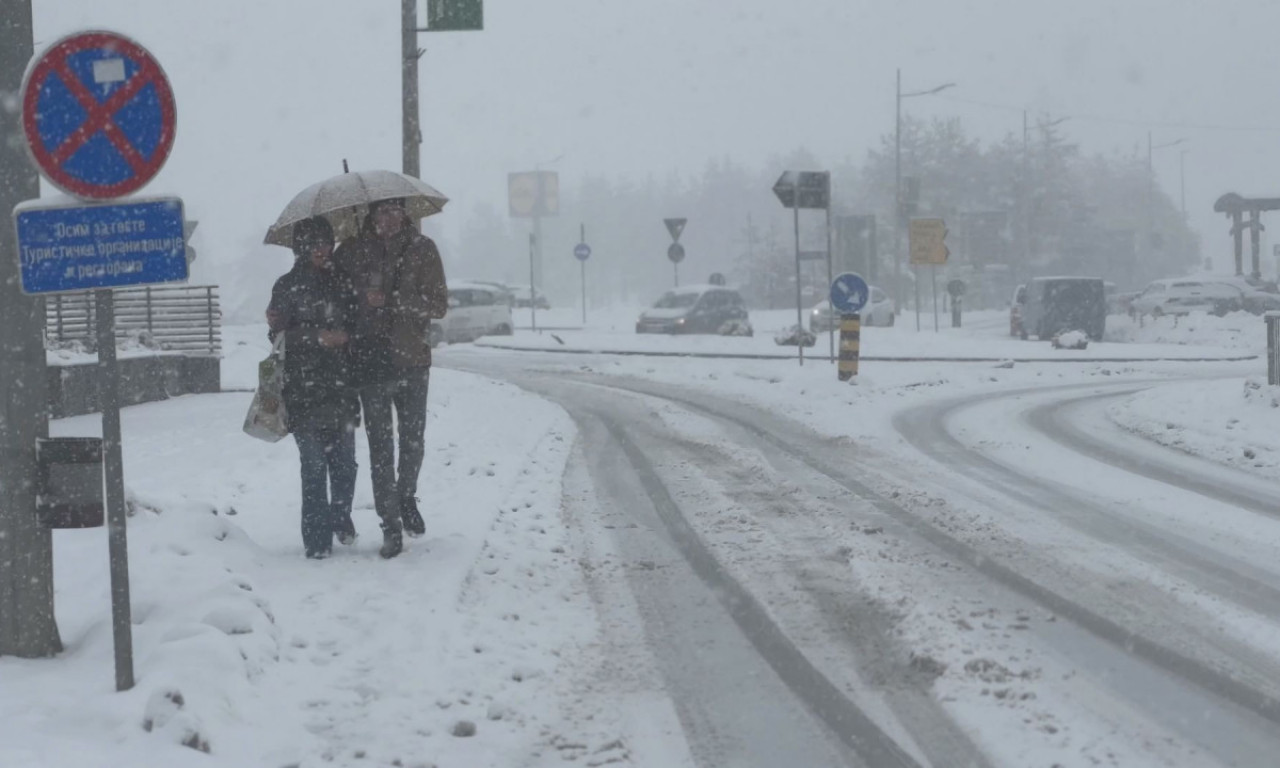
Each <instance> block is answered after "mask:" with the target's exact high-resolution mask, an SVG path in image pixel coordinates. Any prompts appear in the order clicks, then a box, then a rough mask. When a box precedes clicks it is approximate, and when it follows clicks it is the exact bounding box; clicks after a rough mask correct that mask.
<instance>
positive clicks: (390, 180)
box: [263, 171, 449, 248]
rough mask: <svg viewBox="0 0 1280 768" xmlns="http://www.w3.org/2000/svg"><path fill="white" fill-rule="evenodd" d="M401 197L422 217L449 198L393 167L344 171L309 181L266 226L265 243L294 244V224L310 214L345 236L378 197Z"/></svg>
mask: <svg viewBox="0 0 1280 768" xmlns="http://www.w3.org/2000/svg"><path fill="white" fill-rule="evenodd" d="M401 197H402V198H404V200H405V210H406V211H407V212H408V214H409V218H411V219H414V220H415V221H416V220H418V219H425V218H426V217H428V216H431V215H433V214H437V213H439V212H440V210H441V209H442V208H444V204H445V203H447V202H449V198H447V197H445V196H444V195H442V194H440V192H439V191H438V190H436V189H435V188H434V187H432V186H431V185H430V184H427V183H426V182H424V181H422V180H421V179H415V178H413V177H412V176H406V175H404V174H403V173H395V172H394V171H357V172H355V173H343V174H340V175H338V176H334V177H333V178H331V179H326V180H324V181H322V182H320V183H318V184H312V185H311V186H309V187H307V188H306V189H304V190H302V191H301V192H299V193H298V194H297V196H296V197H294V198H293V200H291V201H289V204H288V205H286V206H285V208H284V211H283V212H282V213H281V214H280V217H279V218H278V219H276V223H275V224H272V225H271V228H270V229H268V230H267V236H266V238H265V239H264V240H263V242H264V243H266V244H267V245H283V246H285V247H286V248H288V247H291V246H292V245H293V225H294V224H297V223H298V222H299V221H302V220H303V219H309V218H311V217H312V216H323V217H325V218H326V219H328V220H329V223H330V224H332V225H333V232H334V235H335V236H336V237H337V238H338V240H344V239H346V238H348V237H350V236H352V235H354V234H356V233H357V232H359V231H360V223H361V222H362V221H364V217H365V216H366V215H367V214H368V213H369V206H370V205H371V204H372V203H376V202H379V201H380V200H392V199H395V198H401Z"/></svg>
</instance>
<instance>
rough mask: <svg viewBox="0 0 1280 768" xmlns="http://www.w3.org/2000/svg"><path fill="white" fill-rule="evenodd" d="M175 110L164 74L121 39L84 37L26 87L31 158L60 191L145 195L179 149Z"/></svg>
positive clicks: (66, 44)
mask: <svg viewBox="0 0 1280 768" xmlns="http://www.w3.org/2000/svg"><path fill="white" fill-rule="evenodd" d="M175 120H176V110H175V108H174V101H173V89H172V88H170V86H169V80H168V78H166V77H165V74H164V70H162V69H161V68H160V65H159V64H158V63H157V62H156V60H155V59H154V58H153V57H152V56H151V54H150V53H148V52H147V50H146V49H145V48H143V47H142V46H140V45H138V44H137V43H135V42H134V41H132V40H130V39H129V38H127V37H124V36H123V35H118V34H116V33H114V32H104V31H89V32H79V33H76V34H74V35H70V36H68V37H64V38H62V39H61V40H58V41H57V42H55V43H54V44H53V45H51V46H49V49H48V50H46V51H45V52H44V53H42V54H40V56H38V57H37V58H36V59H35V60H34V61H33V62H32V65H31V67H30V69H29V70H28V71H27V75H26V78H25V80H24V81H23V84H22V125H23V131H24V133H25V134H26V139H27V144H28V146H29V147H30V149H31V156H32V158H34V160H35V161H36V164H37V165H38V166H39V167H40V170H41V171H42V172H43V173H44V176H45V178H47V179H48V180H49V181H50V182H51V183H52V184H53V185H54V186H56V187H58V188H59V189H61V190H62V191H64V192H68V193H70V194H72V195H75V196H77V197H80V198H84V199H91V200H105V199H111V198H116V197H122V196H124V195H128V194H130V193H132V192H136V191H137V190H139V189H141V188H142V187H143V186H144V185H145V184H146V183H147V182H148V181H150V180H151V179H152V178H153V177H154V176H155V175H156V174H157V173H158V172H159V171H160V167H161V166H162V165H164V162H165V160H166V159H167V158H168V157H169V151H170V150H171V149H172V148H173V138H174V125H175Z"/></svg>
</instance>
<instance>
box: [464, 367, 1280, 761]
mask: <svg viewBox="0 0 1280 768" xmlns="http://www.w3.org/2000/svg"><path fill="white" fill-rule="evenodd" d="M550 360H552V361H554V362H547V361H542V362H536V361H531V360H530V359H529V358H528V357H527V356H518V355H517V356H499V355H492V354H489V355H484V354H468V353H463V354H459V355H456V356H454V357H453V364H456V365H460V366H462V367H466V368H468V369H471V370H475V371H477V372H481V371H482V372H484V373H486V374H488V375H492V376H495V377H500V378H505V379H508V380H511V381H514V382H517V383H519V384H520V385H521V386H522V387H525V388H527V389H529V390H531V391H534V392H536V393H539V394H541V395H543V396H545V397H548V398H549V399H551V400H553V401H555V402H558V403H560V404H561V405H562V406H564V407H565V408H566V410H568V411H569V413H570V414H571V415H572V416H573V417H574V418H575V420H576V421H577V423H578V426H579V430H580V433H581V435H582V437H581V440H582V443H581V445H582V452H581V454H580V455H581V456H582V457H584V458H585V459H587V460H586V465H587V469H586V471H584V472H583V473H580V475H579V477H578V480H577V483H576V488H577V490H576V493H575V495H574V498H576V499H577V500H578V503H581V504H587V505H592V504H594V505H597V506H598V507H599V508H600V509H602V510H606V511H607V513H608V514H609V515H610V516H611V519H612V520H613V521H614V522H613V524H611V525H610V526H609V528H610V530H611V531H612V532H613V538H614V540H615V542H616V544H617V547H618V551H619V553H620V554H621V556H622V557H623V558H624V559H626V560H629V561H630V562H632V563H633V565H634V564H635V563H640V564H641V565H640V566H639V567H632V568H631V569H629V570H628V574H627V583H628V586H629V589H630V592H631V594H632V595H634V597H635V599H636V601H637V604H638V605H639V607H640V609H641V610H640V615H641V616H642V617H643V618H644V632H645V637H646V639H647V648H648V651H649V652H651V653H652V654H653V657H654V659H655V660H656V668H657V669H658V671H659V673H660V676H661V684H662V685H663V686H664V687H665V689H666V693H668V694H669V695H670V696H671V697H672V698H673V699H674V700H675V702H676V707H677V711H678V713H679V716H680V719H681V723H682V725H683V727H684V730H685V736H686V738H687V740H688V741H689V745H690V749H691V752H692V753H693V755H694V756H695V758H696V759H697V760H698V762H699V764H705V765H712V764H717V765H724V764H731V765H776V764H778V762H777V760H778V758H777V754H779V753H775V752H772V751H770V747H769V745H777V744H784V745H787V746H786V752H785V753H782V754H789V755H792V756H793V759H792V760H791V762H792V763H793V764H803V765H846V764H852V765H857V764H867V765H913V764H918V765H948V766H950V765H1010V766H1013V765H1033V764H1034V765H1039V764H1043V765H1046V766H1047V765H1054V764H1060V765H1064V766H1067V765H1092V764H1096V763H1110V764H1118V765H1197V766H1198V765H1241V766H1253V765H1268V764H1270V761H1271V760H1272V758H1273V756H1274V755H1275V754H1276V751H1277V749H1280V737H1277V736H1275V735H1274V731H1275V725H1276V724H1277V723H1280V650H1278V649H1277V648H1275V647H1274V643H1273V641H1272V639H1273V638H1274V637H1275V636H1276V632H1277V629H1280V628H1278V627H1277V626H1276V625H1275V623H1274V621H1273V619H1272V617H1275V616H1277V615H1280V570H1278V568H1277V564H1276V563H1275V558H1274V557H1273V555H1272V553H1274V551H1275V548H1276V546H1277V545H1280V523H1277V521H1276V519H1275V512H1274V510H1275V509H1277V508H1280V505H1277V504H1276V501H1280V499H1278V498H1277V494H1276V493H1275V492H1274V491H1272V490H1271V489H1269V488H1268V487H1267V485H1266V483H1265V482H1262V481H1259V480H1252V479H1250V478H1247V477H1243V476H1239V473H1234V472H1231V471H1230V470H1225V469H1222V468H1219V467H1216V466H1212V465H1209V464H1207V463H1205V462H1201V461H1199V460H1196V459H1194V458H1191V457H1187V456H1184V455H1180V454H1177V453H1175V452H1173V451H1168V450H1167V449H1163V448H1158V447H1156V446H1153V445H1151V444H1150V443H1147V442H1145V441H1143V440H1141V439H1140V438H1136V437H1134V436H1132V435H1129V434H1128V433H1125V432H1123V431H1122V430H1119V429H1118V428H1116V427H1115V426H1114V425H1111V424H1110V422H1108V421H1107V420H1106V417H1105V415H1104V411H1105V409H1106V406H1107V404H1108V403H1110V402H1111V401H1112V400H1113V399H1114V398H1116V397H1121V396H1124V395H1126V394H1129V393H1132V392H1135V391H1138V390H1141V389H1142V388H1144V387H1146V386H1149V385H1150V383H1149V382H1148V381H1147V380H1146V379H1143V378H1141V377H1139V376H1137V375H1133V376H1129V377H1127V378H1126V377H1117V378H1118V379H1119V380H1118V381H1117V382H1116V383H1115V384H1107V385H1103V386H1099V385H1097V384H1091V385H1088V386H1079V385H1072V386H1060V385H1058V386H1053V385H1049V386H1042V387H1037V388H1028V389H1024V390H1012V391H1010V390H1007V389H1006V390H1005V391H1002V392H995V393H983V394H979V395H969V396H966V397H963V398H957V399H952V400H943V401H937V400H935V401H932V402H929V403H926V404H923V405H919V406H915V407H911V408H907V409H905V410H902V411H900V412H899V413H898V414H897V416H896V418H895V419H894V425H895V426H896V428H897V430H898V432H899V434H900V435H901V436H902V437H903V439H904V443H903V444H902V445H900V446H887V447H883V448H880V447H875V446H871V447H869V446H865V445H853V444H852V443H850V442H848V441H845V440H835V439H831V438H829V437H824V436H820V435H818V434H816V433H814V432H812V431H810V430H809V429H807V428H805V427H803V426H801V425H799V424H797V423H796V422H793V421H790V420H788V419H786V418H782V417H779V416H778V415H776V414H775V413H770V412H769V411H768V409H764V408H760V407H757V406H753V405H750V404H748V403H745V402H740V401H738V400H734V399H730V398H726V397H723V396H721V395H717V394H713V393H710V392H708V391H707V388H706V387H705V386H703V387H702V388H695V387H675V386H671V385H665V384H660V383H656V382H653V381H645V380H642V379H638V378H633V377H628V376H600V375H598V374H596V373H594V371H592V370H591V369H590V368H588V367H586V366H582V364H581V360H580V359H579V360H575V361H573V362H572V363H570V362H568V361H567V360H557V359H556V358H550ZM691 383H692V382H691ZM744 680H746V681H749V683H750V684H749V685H748V686H746V687H744V684H743V681H744ZM744 694H745V695H744ZM796 755H801V756H803V758H802V759H796V758H794V756H796Z"/></svg>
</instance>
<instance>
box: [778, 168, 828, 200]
mask: <svg viewBox="0 0 1280 768" xmlns="http://www.w3.org/2000/svg"><path fill="white" fill-rule="evenodd" d="M773 194H775V195H777V197H778V200H779V201H780V202H781V203H782V205H783V207H784V208H822V209H825V208H828V207H830V205H831V174H830V173H828V172H827V171H787V172H786V173H784V174H782V175H781V176H780V177H778V182H777V183H776V184H774V185H773Z"/></svg>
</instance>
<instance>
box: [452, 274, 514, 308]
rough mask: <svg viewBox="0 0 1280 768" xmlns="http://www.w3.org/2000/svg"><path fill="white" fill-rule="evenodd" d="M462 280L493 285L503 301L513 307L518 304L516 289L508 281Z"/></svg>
mask: <svg viewBox="0 0 1280 768" xmlns="http://www.w3.org/2000/svg"><path fill="white" fill-rule="evenodd" d="M462 282H465V283H474V284H476V285H484V286H488V287H491V288H493V289H494V290H496V291H497V292H498V294H499V298H500V299H501V300H502V301H505V302H506V303H507V304H508V305H509V306H512V307H514V306H515V305H516V289H515V288H513V287H511V286H509V285H507V284H506V283H499V282H496V281H494V280H464V281H462Z"/></svg>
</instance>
